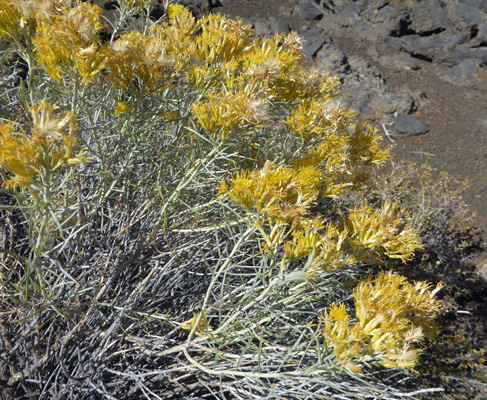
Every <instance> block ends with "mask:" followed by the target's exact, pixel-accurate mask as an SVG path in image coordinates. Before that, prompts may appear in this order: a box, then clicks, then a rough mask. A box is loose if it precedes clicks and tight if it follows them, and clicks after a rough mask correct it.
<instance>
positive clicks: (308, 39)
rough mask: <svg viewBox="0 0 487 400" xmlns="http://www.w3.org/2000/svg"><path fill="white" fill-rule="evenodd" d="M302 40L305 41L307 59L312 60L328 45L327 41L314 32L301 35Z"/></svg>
mask: <svg viewBox="0 0 487 400" xmlns="http://www.w3.org/2000/svg"><path fill="white" fill-rule="evenodd" d="M301 38H302V39H303V46H304V48H303V50H304V53H305V54H306V57H307V58H308V59H310V60H311V59H312V58H313V57H314V56H315V55H316V53H318V51H319V50H320V49H321V47H323V45H324V44H325V43H326V40H325V39H324V38H323V37H322V36H321V35H319V34H317V33H316V32H314V31H313V30H309V31H306V32H304V33H303V34H301Z"/></svg>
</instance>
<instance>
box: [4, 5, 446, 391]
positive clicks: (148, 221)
mask: <svg viewBox="0 0 487 400" xmlns="http://www.w3.org/2000/svg"><path fill="white" fill-rule="evenodd" d="M153 3H154V2H152V1H134V0H131V1H121V2H120V9H119V11H120V12H119V17H120V18H119V20H118V21H116V22H114V25H113V31H114V33H113V34H112V35H111V37H110V38H108V39H106V40H102V38H101V36H100V31H101V30H102V29H103V25H102V20H101V13H102V10H101V9H100V8H99V7H98V6H96V5H92V4H89V3H82V2H72V1H70V0H45V1H44V0H43V1H20V2H19V1H13V0H1V1H0V36H2V37H3V38H4V39H5V40H7V41H9V42H10V44H11V45H12V48H13V49H14V51H16V52H17V53H18V54H19V55H20V57H22V59H23V60H24V61H25V63H26V64H27V66H28V70H27V76H26V79H25V81H23V82H21V85H20V86H21V87H20V88H19V87H14V88H12V89H11V91H12V92H13V93H15V96H16V97H15V99H14V101H12V102H10V104H6V105H5V106H6V107H9V110H10V111H11V115H16V116H17V118H16V120H15V121H13V120H10V121H5V122H3V123H2V124H1V125H0V134H1V137H0V165H1V166H2V172H1V173H2V177H3V181H4V185H6V186H9V187H11V188H12V190H14V191H13V192H12V193H13V195H15V197H16V199H17V202H18V204H19V207H20V209H21V210H24V211H23V215H24V218H25V221H26V223H27V224H28V227H29V232H30V234H29V238H28V246H27V247H28V249H27V250H26V249H25V248H22V249H18V254H15V253H12V252H9V258H8V260H7V261H9V262H6V263H4V265H3V269H4V272H3V275H2V279H3V283H2V285H4V286H5V287H6V288H7V287H8V290H6V291H5V294H4V298H3V300H2V301H3V302H2V304H3V307H4V308H5V309H10V310H13V309H14V308H15V307H14V306H13V305H12V304H16V307H20V308H19V309H22V307H24V308H23V311H22V312H23V313H24V314H23V315H22V318H26V317H25V315H28V314H29V310H28V307H27V306H28V305H30V306H32V307H33V308H34V309H35V312H34V313H35V314H36V315H38V317H36V318H41V320H40V321H39V329H40V330H41V331H42V329H41V326H44V325H45V324H48V323H52V324H54V323H57V324H66V326H67V327H69V329H71V331H70V333H69V334H68V336H66V337H64V338H63V339H62V340H61V338H60V339H59V340H60V343H62V345H61V344H60V345H59V347H58V348H56V351H55V352H53V354H54V353H56V354H57V356H56V357H61V358H63V357H68V352H69V351H68V350H67V349H68V348H69V345H71V346H82V342H80V343H74V342H73V341H72V338H73V337H74V335H75V334H77V335H78V334H79V332H81V331H83V330H84V332H85V333H86V335H87V337H88V338H90V339H89V340H91V342H90V345H89V348H90V356H89V357H91V358H90V360H91V361H90V362H93V363H98V362H99V361H100V357H102V356H103V354H104V353H105V351H106V349H107V347H106V346H107V345H108V340H111V339H110V338H112V339H113V340H114V342H112V344H111V345H110V346H112V345H114V346H122V347H123V346H125V345H126V343H125V342H123V343H122V341H121V336H120V337H118V336H117V337H116V335H118V333H117V332H122V331H123V332H125V334H128V336H130V337H142V336H145V337H146V339H144V343H146V344H144V345H143V346H142V345H140V346H141V347H140V346H139V345H137V346H139V347H137V346H135V347H133V346H132V347H131V348H128V349H123V350H120V351H119V352H116V354H125V356H124V357H126V360H129V359H130V357H132V358H133V359H137V355H138V354H141V353H137V351H139V350H143V351H142V352H143V353H144V354H146V356H147V357H152V358H154V363H157V362H159V361H157V360H159V359H160V357H162V356H161V355H160V354H159V353H158V351H156V349H155V348H156V347H157V346H158V345H157V344H156V343H155V342H154V343H153V347H152V348H150V349H149V348H146V347H144V346H149V347H150V345H149V342H151V340H153V339H154V338H155V337H156V336H157V335H159V336H160V334H161V332H160V330H161V329H162V335H163V336H161V337H163V338H164V339H163V343H165V344H164V346H167V343H173V339H171V338H172V335H173V333H174V331H178V332H180V329H184V330H187V331H189V332H188V333H187V336H185V338H184V343H183V344H181V345H179V346H175V345H174V346H173V348H172V349H167V348H166V350H164V352H163V356H164V357H166V356H167V357H168V356H170V355H172V354H176V355H177V354H180V353H182V354H184V359H185V360H186V363H187V365H186V366H184V367H182V366H179V367H177V368H176V369H175V371H176V370H177V371H179V369H178V368H181V370H183V369H184V368H186V369H190V370H192V371H199V372H198V373H200V374H203V373H204V374H207V375H209V376H213V377H217V378H218V379H222V380H225V379H233V380H234V386H232V385H230V386H228V387H229V388H230V389H228V388H223V386H221V390H222V391H225V390H229V391H230V392H232V391H233V393H234V394H237V393H240V395H242V393H246V394H244V395H245V396H247V395H248V396H251V395H252V393H253V390H254V389H252V388H248V387H246V385H245V384H244V383H243V381H242V380H243V378H248V379H253V380H255V382H257V383H256V388H258V389H256V390H257V392H258V391H264V392H266V391H267V392H268V393H270V394H269V396H274V397H276V398H278V397H279V396H280V395H278V394H276V393H277V392H275V393H274V392H273V390H274V389H273V387H272V385H269V384H266V383H265V382H266V381H272V380H281V381H283V382H286V383H285V386H286V388H287V389H286V390H287V391H288V392H289V393H293V395H294V397H293V398H300V396H301V397H302V396H307V395H306V393H307V391H308V390H315V391H316V393H318V394H319V393H321V394H324V393H325V391H326V390H328V388H329V387H332V388H335V386H333V384H331V383H330V382H332V381H333V376H334V374H335V373H340V372H344V371H345V372H347V371H348V373H351V372H362V373H364V372H366V371H367V369H368V368H369V367H372V366H382V367H386V368H402V369H412V368H413V367H414V365H415V364H416V363H417V361H418V356H419V353H420V350H419V349H418V348H417V347H416V345H417V344H418V343H419V342H420V341H421V339H422V337H423V336H430V337H432V335H433V333H434V318H435V315H436V314H437V313H438V311H439V309H440V303H439V302H438V301H437V300H435V298H434V295H435V293H436V291H437V290H438V289H439V287H438V288H437V289H435V290H430V286H429V285H428V284H426V283H416V284H415V285H411V284H409V283H408V282H407V281H406V279H405V278H403V277H401V276H399V275H397V274H394V273H382V274H379V275H378V277H377V278H375V279H372V278H367V279H365V280H363V281H362V282H361V283H358V280H359V279H360V278H361V277H363V276H364V275H369V273H370V272H371V271H373V269H372V267H374V266H376V265H380V266H382V267H385V266H387V265H388V260H390V259H400V260H402V261H403V262H407V261H408V260H410V259H411V257H412V256H413V254H414V252H415V251H416V250H417V249H419V248H420V247H421V244H420V242H419V239H418V235H417V232H416V231H415V229H414V228H413V227H412V225H411V223H410V220H409V218H408V216H407V212H406V210H405V209H403V208H402V207H401V206H400V205H398V204H396V203H394V202H393V201H392V200H385V201H384V202H383V203H381V204H377V203H368V202H367V200H366V198H367V196H365V195H364V194H365V193H366V192H367V190H369V188H370V184H371V177H370V171H371V169H372V168H375V167H376V166H380V165H381V164H383V163H384V162H385V161H386V160H388V154H387V151H386V150H384V149H382V148H381V147H380V137H379V135H378V134H377V130H376V129H375V128H374V127H372V126H370V125H369V124H367V123H364V122H361V121H360V120H359V118H357V116H356V115H355V114H354V112H352V111H351V110H348V109H346V108H345V107H343V106H342V105H341V104H340V101H339V92H338V86H339V81H338V79H336V78H334V77H331V76H329V75H328V74H326V73H324V74H323V73H320V72H317V71H310V70H309V69H308V66H307V63H306V61H305V59H304V58H303V55H302V52H301V50H302V45H301V42H300V38H299V37H298V35H297V34H295V33H291V34H289V35H280V34H277V35H275V36H274V37H272V38H263V39H256V38H253V37H252V30H251V28H250V26H248V25H246V24H245V23H243V22H242V21H236V20H231V19H228V18H225V17H224V16H221V15H209V16H207V17H203V18H201V19H199V20H196V19H195V18H194V17H193V16H192V15H191V13H190V12H189V11H188V10H187V9H186V8H185V7H183V6H182V5H174V4H170V5H169V6H168V9H167V13H166V15H165V16H164V17H163V19H162V20H161V21H153V20H151V18H150V10H151V7H153V6H154V4H153ZM136 13H138V14H139V15H141V16H142V17H145V19H144V21H145V23H144V26H143V27H142V29H141V30H132V29H131V28H130V29H126V28H124V26H125V22H127V21H129V19H130V17H132V16H133V15H134V14H136ZM53 104H56V106H54V105H53ZM55 107H56V108H55ZM55 110H57V111H56V112H55ZM29 113H30V116H29ZM17 127H18V128H17ZM353 199H359V200H353ZM25 210H27V211H25ZM73 216H74V217H73ZM22 252H24V253H25V252H27V256H25V254H21V253H22ZM20 259H21V260H22V264H23V265H24V268H25V269H24V271H23V272H22V273H18V274H15V275H13V274H12V272H11V271H12V270H13V267H12V266H13V265H14V264H15V265H18V260H20ZM14 260H15V261H16V262H17V263H14ZM9 263H10V264H9ZM14 276H15V279H14ZM168 277H169V278H168ZM198 277H205V278H204V279H203V278H201V279H203V281H202V282H199V283H198V284H197V282H198V279H200V278H198ZM193 281H194V282H193ZM351 281H355V282H356V284H358V286H356V287H355V289H353V292H352V297H353V298H354V302H355V317H354V316H353V312H352V310H351V309H350V308H349V307H347V303H346V302H344V301H345V299H346V298H347V296H348V295H349V293H350V287H349V282H351ZM184 288H185V289H184ZM183 289H184V290H183ZM175 293H180V294H179V295H176V294H175ZM171 299H172V300H171ZM336 303H340V305H338V306H337V305H335V304H336ZM9 307H10V308H9ZM161 311H162V312H161ZM9 312H12V313H14V311H9ZM15 312H20V311H15ZM96 315H98V316H99V315H103V316H104V318H105V319H106V320H107V321H109V322H110V324H111V328H110V329H109V330H107V331H104V332H103V334H102V333H100V332H98V333H97V334H95V333H92V332H91V331H88V330H87V328H88V325H89V324H96V323H97V322H96V321H97V318H98V317H96V318H95V316H96ZM39 316H40V317H39ZM52 318H54V321H55V322H49V321H51V319H52ZM56 321H57V322H56ZM130 321H135V322H133V323H132V322H130ZM144 321H145V322H144ZM73 322H75V324H73ZM155 323H156V324H155ZM50 326H52V327H54V325H50ZM100 326H102V325H100ZM103 326H104V325H103ZM161 326H162V328H161ZM49 329H55V328H49ZM100 329H101V328H100ZM103 329H104V328H103ZM90 335H91V336H90ZM195 335H196V336H197V337H195ZM87 340H88V339H87ZM127 340H129V341H130V340H132V339H127ZM134 340H136V339H134ZM137 340H138V339H137ZM164 346H163V347H164ZM94 347H96V349H97V350H96V351H93V348H94ZM138 349H139V350H138ZM78 350H79V351H78V353H79V354H81V353H83V352H85V351H86V348H83V349H81V347H78ZM49 351H50V350H49V348H46V353H45V354H46V357H47V358H46V360H47V359H49V355H48V354H51V353H50V352H49ZM129 354H130V356H129ZM161 354H162V353H161ZM69 360H71V361H69V362H73V361H72V358H69ZM80 360H81V359H80ZM138 360H139V361H137V362H136V364H137V363H138V365H139V367H138V368H140V370H144V369H147V368H149V367H148V366H147V365H145V364H143V361H142V359H138ZM174 360H177V361H174V362H175V363H176V364H177V363H181V362H182V361H181V358H180V357H176V358H175V359H174ZM119 361H120V362H122V363H124V362H125V361H121V360H119ZM80 362H81V361H80ZM83 362H84V361H83ZM134 362H135V361H134ZM134 362H132V361H130V363H132V364H133V363H134ZM141 363H142V364H141ZM132 364H131V365H132ZM97 365H98V364H97ZM103 365H105V366H106V368H107V371H109V372H107V373H110V374H112V373H114V372H113V371H116V370H117V369H118V368H120V369H123V373H126V372H125V368H124V367H121V366H120V365H118V364H113V365H112V366H111V367H109V366H108V364H105V363H104V364H103ZM63 368H64V367H63ZM73 368H74V369H76V367H75V366H73ZM65 372H66V370H63V372H60V373H62V374H64V375H63V376H64V378H63V379H65V380H66V382H68V381H69V382H71V383H72V382H73V379H74V378H72V375H70V374H67V373H65ZM115 373H116V372H115ZM148 373H149V372H148ZM195 373H196V372H195ZM93 374H94V375H93V376H91V377H90V378H89V380H88V382H90V385H91V386H89V387H90V389H89V390H93V388H96V389H95V390H96V391H97V392H98V393H102V394H107V392H106V391H105V389H102V388H103V387H104V386H103V382H102V381H103V379H105V378H103V377H102V375H97V374H98V372H96V371H94V370H93ZM22 376H23V375H22ZM21 379H23V378H21V377H20V375H19V376H17V375H14V376H13V377H12V378H11V379H10V382H13V383H12V384H14V383H15V382H18V381H20V380H21ZM134 379H135V378H134ZM138 379H139V378H137V379H136V380H137V382H138V384H139V383H140V382H139V381H140V380H138ZM198 379H202V378H198ZM84 381H85V380H84V379H81V380H77V381H76V382H77V383H76V385H82V384H83V383H80V382H84ZM93 382H97V383H93ZM303 382H305V383H303ZM323 382H328V385H329V386H326V385H325V386H326V387H325V386H323V385H322V384H321V383H323ZM315 383H316V384H319V386H320V388H317V387H315V386H313V385H314V384H315ZM73 384H74V383H73ZM303 385H304V386H303ZM306 385H311V386H313V389H311V388H308V386H306ZM330 385H331V386H330ZM112 386H113V385H112ZM66 387H68V386H66ZM244 387H246V388H245V389H243V388H244ZM141 388H143V389H141V390H142V391H144V390H145V389H144V388H147V389H149V387H148V386H147V387H144V386H141ZM335 389H336V388H335ZM83 390H85V389H83ZM114 390H115V389H114ZM152 390H156V389H154V387H153V388H152V389H150V390H149V391H144V393H152V394H154V393H153V392H152ZM276 390H277V389H276ZM337 390H338V392H343V391H350V395H351V396H352V395H355V394H361V393H363V391H364V390H371V392H370V393H376V392H374V390H375V389H373V388H372V389H370V388H368V389H364V387H362V386H360V384H358V383H357V384H356V385H355V386H353V385H352V386H351V387H347V388H345V387H342V388H339V389H337ZM377 390H379V389H377ZM156 391H157V390H156ZM320 391H321V392H320ZM326 393H328V394H329V393H331V392H326ZM110 396H111V395H110ZM154 396H155V397H154V398H157V395H154ZM249 398H250V397H249Z"/></svg>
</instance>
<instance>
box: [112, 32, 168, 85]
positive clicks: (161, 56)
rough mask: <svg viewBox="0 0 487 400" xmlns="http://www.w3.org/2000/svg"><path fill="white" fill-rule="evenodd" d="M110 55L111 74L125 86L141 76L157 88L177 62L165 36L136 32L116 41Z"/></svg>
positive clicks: (141, 78)
mask: <svg viewBox="0 0 487 400" xmlns="http://www.w3.org/2000/svg"><path fill="white" fill-rule="evenodd" d="M108 56H109V61H108V63H107V64H108V69H109V70H110V73H109V75H108V76H109V78H110V79H111V80H112V81H113V82H114V83H115V84H117V85H118V86H119V87H121V88H123V89H126V88H127V87H128V86H130V85H131V84H132V83H133V81H134V77H138V79H139V80H140V81H141V82H142V83H143V85H144V86H145V87H147V88H149V89H153V88H154V87H155V85H156V83H157V81H158V80H160V79H161V77H162V76H163V74H164V72H165V70H166V69H167V68H168V67H171V66H172V65H173V64H174V61H173V58H172V57H169V56H168V54H167V50H166V46H165V44H164V41H163V40H162V39H161V38H158V37H155V36H145V35H143V34H142V33H140V32H136V31H133V32H129V33H126V34H124V35H122V36H121V37H120V38H119V39H118V40H116V41H115V42H114V43H113V45H112V46H111V53H110V54H109V55H108Z"/></svg>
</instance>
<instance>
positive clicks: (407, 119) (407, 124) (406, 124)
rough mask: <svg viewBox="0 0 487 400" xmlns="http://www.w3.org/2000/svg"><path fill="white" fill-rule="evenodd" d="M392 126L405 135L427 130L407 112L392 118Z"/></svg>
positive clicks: (417, 133) (421, 132) (418, 133)
mask: <svg viewBox="0 0 487 400" xmlns="http://www.w3.org/2000/svg"><path fill="white" fill-rule="evenodd" d="M394 126H395V128H396V129H397V131H398V132H399V133H404V134H407V135H421V134H423V133H426V132H428V128H427V127H426V126H425V125H424V124H422V123H421V122H419V121H418V120H417V119H416V118H414V117H412V116H411V115H409V114H406V113H402V114H399V115H398V116H397V117H395V118H394Z"/></svg>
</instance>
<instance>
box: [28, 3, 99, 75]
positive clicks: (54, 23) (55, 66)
mask: <svg viewBox="0 0 487 400" xmlns="http://www.w3.org/2000/svg"><path fill="white" fill-rule="evenodd" d="M101 13H102V9H101V8H100V7H98V6H96V5H92V4H89V3H77V4H76V5H75V6H73V7H71V6H69V5H68V6H63V7H62V9H61V12H60V13H59V14H50V17H51V18H49V19H44V18H42V19H39V20H38V21H37V32H36V36H35V37H34V38H33V40H32V42H33V44H34V48H35V53H36V59H37V62H38V63H39V64H40V65H41V66H42V67H43V68H44V69H45V70H46V72H47V73H48V74H49V76H50V77H51V78H52V79H53V80H54V81H55V82H57V83H61V82H62V80H63V77H64V73H65V72H69V71H70V70H73V69H74V70H75V71H77V72H78V73H79V74H80V76H81V77H82V78H83V83H85V84H87V83H89V82H91V81H92V79H93V78H94V77H95V76H96V75H97V74H98V73H99V72H100V71H101V70H102V69H103V68H104V66H105V64H104V63H105V55H104V53H105V51H104V49H105V47H104V46H99V45H98V43H97V42H98V32H99V31H100V30H101V29H103V25H102V24H101V23H100V16H101Z"/></svg>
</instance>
